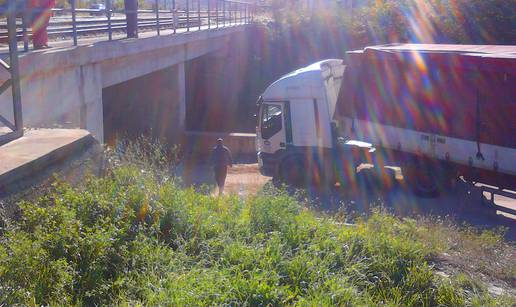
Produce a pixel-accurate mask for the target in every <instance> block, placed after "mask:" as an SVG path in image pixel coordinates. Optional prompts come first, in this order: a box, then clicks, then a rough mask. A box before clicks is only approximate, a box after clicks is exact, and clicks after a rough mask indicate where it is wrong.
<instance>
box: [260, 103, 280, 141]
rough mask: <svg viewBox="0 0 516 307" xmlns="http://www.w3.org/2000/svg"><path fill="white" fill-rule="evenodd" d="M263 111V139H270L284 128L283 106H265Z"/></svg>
mask: <svg viewBox="0 0 516 307" xmlns="http://www.w3.org/2000/svg"><path fill="white" fill-rule="evenodd" d="M262 110H263V111H262V129H261V132H262V138H264V139H269V138H270V137H272V136H273V135H275V134H276V133H278V132H279V131H280V130H281V128H282V119H281V115H282V112H281V106H279V105H275V104H263V105H262Z"/></svg>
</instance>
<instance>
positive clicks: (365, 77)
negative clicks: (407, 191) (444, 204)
mask: <svg viewBox="0 0 516 307" xmlns="http://www.w3.org/2000/svg"><path fill="white" fill-rule="evenodd" d="M345 62H346V63H345V64H346V69H345V73H344V76H343V78H344V80H343V82H342V84H343V85H342V86H341V89H340V93H339V98H338V101H337V118H338V120H339V122H340V126H341V129H343V130H344V133H345V134H346V135H349V134H350V135H352V136H353V138H356V139H360V140H364V141H367V142H370V143H372V144H373V145H374V146H376V147H377V148H380V149H383V152H384V153H385V159H387V160H389V159H391V158H392V159H396V160H398V161H404V163H403V165H404V166H405V168H406V169H407V170H408V171H407V172H406V173H407V174H408V175H409V176H412V177H413V178H411V179H414V180H413V181H414V182H417V184H416V185H417V188H418V189H420V190H422V191H424V190H427V191H429V192H430V191H434V190H435V189H436V187H437V184H439V182H443V181H447V179H450V178H455V177H456V176H457V175H461V176H463V177H464V178H466V179H468V180H470V181H475V182H482V183H486V184H489V185H493V186H496V187H500V188H508V189H511V190H516V46H481V45H478V46H477V45H431V44H397V45H385V46H374V47H367V48H365V49H363V50H359V51H352V52H348V53H347V56H346V59H345ZM436 179H439V180H436Z"/></svg>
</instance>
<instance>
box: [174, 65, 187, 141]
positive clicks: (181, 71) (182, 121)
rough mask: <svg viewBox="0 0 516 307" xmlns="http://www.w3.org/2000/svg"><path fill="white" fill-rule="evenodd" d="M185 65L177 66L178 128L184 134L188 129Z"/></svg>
mask: <svg viewBox="0 0 516 307" xmlns="http://www.w3.org/2000/svg"><path fill="white" fill-rule="evenodd" d="M185 78H186V76H185V63H184V62H183V63H179V64H177V79H176V84H175V86H176V88H177V97H178V101H179V107H178V111H179V112H178V114H177V120H178V121H177V123H178V128H179V130H180V132H181V134H182V132H183V131H185V129H186V81H185Z"/></svg>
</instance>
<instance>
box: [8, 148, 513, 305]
mask: <svg viewBox="0 0 516 307" xmlns="http://www.w3.org/2000/svg"><path fill="white" fill-rule="evenodd" d="M144 155H146V154H144ZM137 160H139V161H143V159H137ZM126 162H127V163H119V164H118V165H117V166H115V167H112V168H111V169H110V170H109V172H108V173H107V174H106V176H104V177H103V178H96V177H90V178H87V179H86V180H85V181H84V183H83V185H82V186H80V187H71V186H69V185H67V184H65V183H56V184H54V185H53V186H52V187H51V189H50V190H49V191H48V193H46V194H45V195H44V196H43V197H41V198H39V199H37V200H36V201H33V202H21V203H20V204H19V206H20V208H21V214H20V216H19V217H17V218H15V219H8V220H6V221H5V227H4V228H3V229H2V236H1V237H0V300H1V303H2V304H6V305H12V304H22V305H36V304H37V305H41V304H50V305H70V304H76V305H93V304H99V305H104V304H129V305H134V304H146V305H171V306H176V305H284V304H289V305H307V306H313V305H320V306H322V305H348V306H356V305H391V306H398V305H406V306H416V305H417V306H420V305H423V306H430V305H432V306H433V305H443V306H457V305H463V304H473V305H496V304H499V305H509V306H510V305H511V304H512V305H513V304H514V303H515V300H514V298H513V297H508V296H506V297H498V298H493V297H491V296H489V295H488V293H487V290H486V287H484V286H482V285H479V284H478V283H472V282H469V281H468V279H467V278H466V277H464V276H461V277H460V278H459V279H456V278H451V279H446V278H441V277H439V276H438V275H436V274H434V272H433V269H432V266H431V265H430V264H429V261H428V260H429V259H430V258H431V257H432V255H433V254H435V253H436V252H437V251H438V249H439V248H441V247H438V246H437V245H436V244H435V242H432V241H431V240H427V239H428V233H427V231H428V227H427V226H425V225H420V224H418V223H416V222H415V221H411V220H399V219H397V218H395V217H393V216H390V215H387V214H383V213H375V214H373V215H372V216H371V217H369V218H368V219H367V220H363V221H360V220H359V221H358V222H357V223H356V224H354V225H349V224H345V223H341V222H340V221H339V220H338V219H335V218H332V217H328V216H321V215H316V214H314V213H313V212H312V211H310V210H309V209H306V208H305V207H304V206H302V204H300V203H299V202H298V201H297V200H296V199H294V198H292V197H291V196H289V195H288V194H287V193H286V192H283V191H277V190H273V191H268V192H265V193H261V194H260V195H256V196H253V197H249V198H247V199H240V198H238V197H233V196H227V197H221V198H218V197H212V196H209V195H205V194H201V193H198V192H196V191H195V190H193V189H183V188H180V187H178V185H177V183H176V182H175V181H174V180H171V179H169V178H167V177H164V176H162V175H160V176H156V173H154V172H152V171H148V169H147V168H146V167H147V166H148V165H149V164H145V165H143V164H138V163H133V162H130V161H126ZM160 174H163V172H161V173H160ZM472 289H473V290H472Z"/></svg>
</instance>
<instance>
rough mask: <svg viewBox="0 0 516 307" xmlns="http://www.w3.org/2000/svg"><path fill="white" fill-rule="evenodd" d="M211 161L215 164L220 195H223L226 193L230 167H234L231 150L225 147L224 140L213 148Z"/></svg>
mask: <svg viewBox="0 0 516 307" xmlns="http://www.w3.org/2000/svg"><path fill="white" fill-rule="evenodd" d="M211 161H212V164H213V171H214V173H215V181H216V182H217V186H218V187H219V195H222V193H224V184H225V183H226V175H227V173H228V166H229V167H233V160H232V158H231V151H230V150H229V148H227V147H226V146H224V141H223V140H222V139H218V140H217V146H215V147H213V150H212V152H211Z"/></svg>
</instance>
